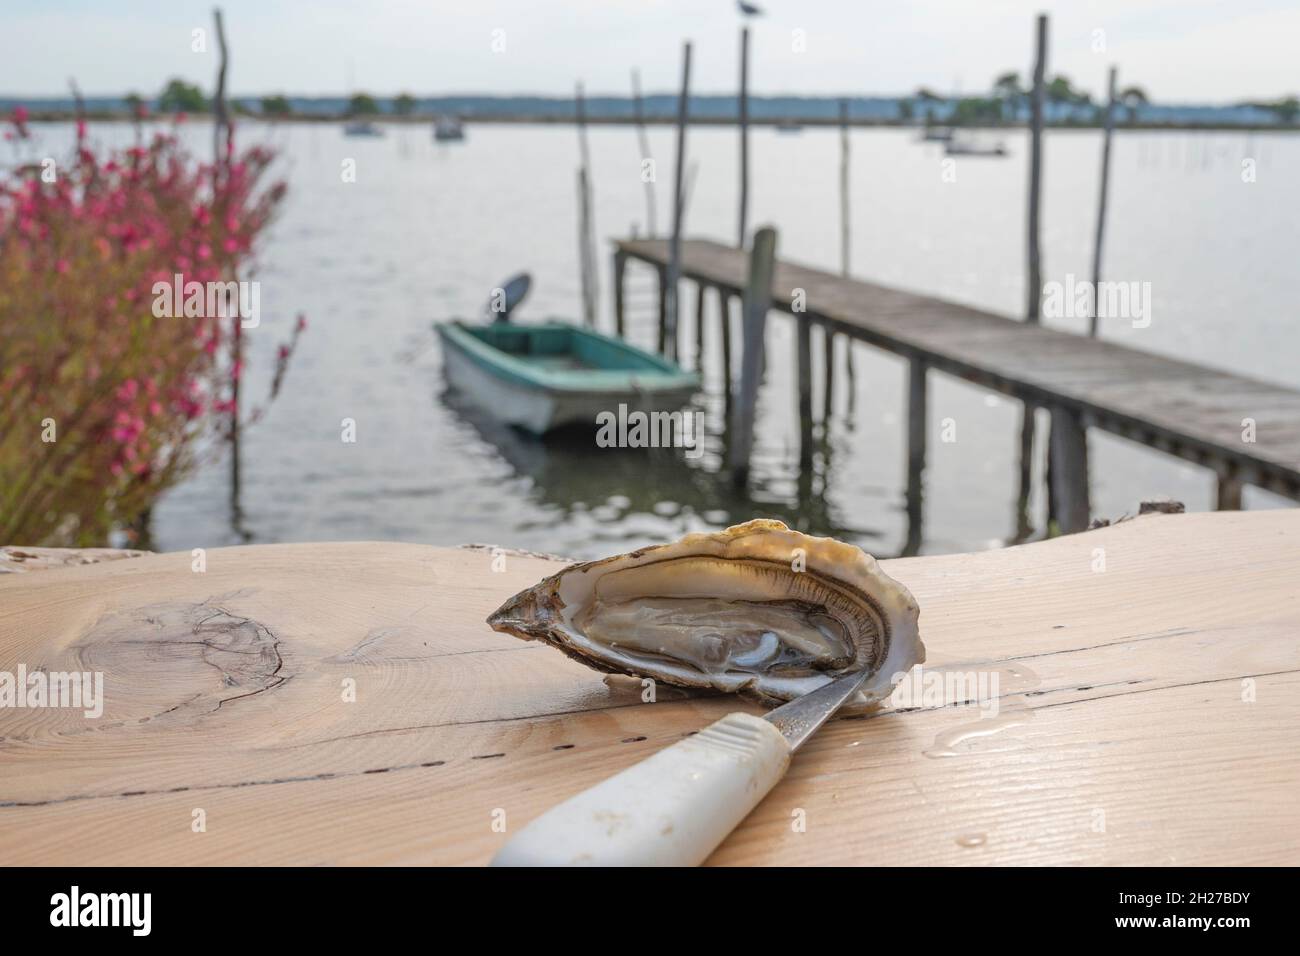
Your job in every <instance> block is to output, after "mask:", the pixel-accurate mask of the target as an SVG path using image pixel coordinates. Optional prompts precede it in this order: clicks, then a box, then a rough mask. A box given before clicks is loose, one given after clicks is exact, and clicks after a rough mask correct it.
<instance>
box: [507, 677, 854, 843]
mask: <svg viewBox="0 0 1300 956" xmlns="http://www.w3.org/2000/svg"><path fill="white" fill-rule="evenodd" d="M868 676H869V672H868V671H866V670H862V671H858V672H856V673H854V674H849V675H848V676H846V677H840V678H837V679H836V680H833V681H831V682H830V683H828V684H823V685H822V686H821V687H819V688H817V689H816V690H814V691H812V692H810V693H808V694H805V695H804V696H802V697H799V698H796V699H795V700H792V701H790V703H788V704H784V705H782V706H781V707H778V708H776V710H773V711H771V712H770V713H769V714H767V715H766V716H765V717H755V716H754V715H753V714H747V713H744V712H743V711H737V712H735V713H731V714H728V715H727V716H725V717H723V718H722V719H721V720H718V721H716V722H714V723H713V724H710V725H709V726H708V727H706V728H704V730H701V731H700V732H699V733H697V734H692V735H691V736H690V737H687V738H686V739H685V740H680V741H678V742H677V743H675V744H673V745H672V746H671V747H667V748H665V749H663V750H661V751H659V752H658V753H656V754H654V755H652V756H650V757H647V758H646V759H645V760H642V761H641V762H640V763H638V764H634V765H633V766H631V767H629V768H627V769H626V770H624V771H622V772H620V773H617V774H615V775H614V776H612V777H610V778H609V779H608V780H605V781H603V782H601V783H598V784H596V785H595V786H594V787H591V788H590V789H587V790H584V791H582V792H581V793H579V794H577V795H576V796H574V797H570V798H569V799H568V800H566V801H564V802H563V803H561V804H559V805H558V806H556V807H554V808H552V809H551V810H548V811H547V812H546V813H544V814H542V815H541V816H540V817H538V818H537V819H535V820H533V821H532V822H531V823H529V824H528V825H527V826H525V827H524V828H523V829H522V830H520V831H519V832H518V833H517V834H516V835H515V836H513V837H512V838H511V839H510V840H509V841H508V842H507V843H506V845H505V846H504V847H502V848H501V850H500V851H499V852H498V853H497V855H496V856H495V857H494V858H493V860H492V865H493V866H583V865H586V866H695V865H697V864H699V863H702V862H704V860H705V859H706V858H707V857H708V856H709V854H710V853H712V852H713V851H714V849H715V848H716V847H717V846H718V844H719V843H721V842H722V841H723V840H724V839H725V838H726V836H727V834H729V833H730V832H731V831H732V830H733V829H735V827H736V825H737V824H739V823H740V821H741V820H743V819H744V818H745V817H746V816H747V815H748V814H749V812H750V811H751V810H753V809H754V807H756V806H757V805H758V803H759V802H760V801H761V800H762V799H763V797H765V796H766V795H767V793H768V791H769V790H771V789H772V787H774V786H775V785H776V783H777V781H779V780H780V779H781V778H782V777H783V776H785V771H786V768H787V767H788V766H789V765H790V757H791V755H792V754H793V753H794V752H795V751H796V750H797V749H798V748H799V747H801V746H802V745H803V744H804V743H805V742H806V741H807V740H808V738H809V737H811V736H812V735H813V734H814V733H815V732H816V731H817V728H819V727H820V726H821V725H822V724H824V723H825V722H826V721H827V720H828V719H829V718H830V717H831V715H832V714H834V713H835V711H837V710H838V709H839V708H840V707H841V706H842V705H843V704H844V702H845V701H847V700H848V699H849V698H850V697H852V696H853V695H854V694H855V693H857V691H858V688H860V687H861V686H862V685H863V683H864V682H865V681H866V679H867V677H868Z"/></svg>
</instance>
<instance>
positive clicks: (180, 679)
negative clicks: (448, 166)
mask: <svg viewBox="0 0 1300 956" xmlns="http://www.w3.org/2000/svg"><path fill="white" fill-rule="evenodd" d="M206 557H207V568H206V571H204V572H202V573H198V572H195V571H193V570H192V558H191V556H190V555H189V554H187V553H180V554H168V555H157V556H147V557H137V558H131V559H129V560H121V561H112V562H109V563H106V564H97V565H91V566H84V567H70V568H64V569H58V570H51V571H42V572H39V573H34V574H26V575H5V576H0V671H3V670H7V671H11V672H13V671H15V670H16V669H17V667H18V665H19V664H20V663H22V664H25V665H26V666H27V667H28V668H29V669H32V668H36V667H44V668H46V669H47V670H51V671H59V670H90V671H102V672H103V674H104V675H105V676H104V679H105V686H106V697H107V703H106V706H105V710H104V714H103V716H102V717H101V718H99V719H97V720H95V719H88V718H86V717H84V716H83V715H82V714H81V712H80V711H75V712H74V711H70V710H66V709H59V710H55V709H10V710H0V862H4V863H12V864H42V863H50V864H54V863H57V864H190V863H196V864H197V863H204V864H233V863H277V864H327V863H330V864H347V863H362V864H369V863H442V864H447V863H451V864H479V863H484V862H486V861H487V860H488V859H489V858H490V857H491V855H492V853H493V852H494V851H495V849H496V848H497V847H498V846H500V845H501V843H502V842H503V841H504V840H505V839H506V836H507V834H506V833H502V832H499V829H500V823H499V822H500V821H501V820H503V819H504V822H505V826H506V828H507V830H513V829H515V828H517V827H520V826H522V825H523V824H525V823H526V822H527V821H528V820H530V819H531V818H532V817H534V816H536V815H537V814H538V813H540V812H541V811H543V810H545V809H546V808H548V807H550V806H551V805H553V804H554V803H556V802H557V801H559V800H561V799H562V798H564V797H566V796H568V795H569V794H572V793H574V792H576V791H578V790H579V789H582V788H584V787H586V786H588V785H590V784H592V783H594V782H596V781H597V780H600V779H602V778H603V777H605V776H607V775H609V774H611V773H613V772H614V771H616V770H618V769H620V768H622V767H625V766H628V765H629V764H631V763H633V762H634V761H637V760H640V759H641V758H642V757H645V756H647V755H648V754H650V753H652V752H653V751H655V750H657V749H659V748H661V747H663V746H665V745H667V744H670V743H672V742H673V741H675V740H678V739H680V738H681V736H682V735H684V734H688V733H690V732H692V731H694V730H697V729H699V728H700V727H703V726H704V725H705V724H707V723H708V722H710V721H712V720H714V719H716V718H717V717H719V716H721V715H722V714H723V713H725V712H727V711H728V710H729V709H732V708H737V707H743V708H746V709H751V710H752V709H754V708H753V707H752V705H748V704H743V703H740V702H738V701H736V700H733V699H729V698H723V697H712V698H698V697H697V698H686V697H684V696H682V695H681V694H680V693H677V692H672V691H671V689H666V688H661V689H660V694H659V699H658V701H657V702H656V703H652V704H644V703H642V702H641V700H640V688H639V685H637V684H636V683H635V682H632V681H629V680H627V679H611V683H609V684H607V683H606V682H605V680H604V679H603V678H602V675H600V674H597V673H595V672H593V671H590V670H588V669H586V668H584V667H582V666H581V665H578V664H576V663H574V662H572V661H569V660H568V659H566V658H565V657H563V656H562V655H561V654H559V653H558V652H557V651H555V650H553V649H551V648H549V647H545V646H542V645H536V644H527V643H523V642H520V641H517V640H515V639H514V638H511V637H508V636H505V635H500V634H496V633H494V632H492V631H491V630H489V629H488V628H487V627H486V626H485V625H484V624H483V623H482V622H483V619H484V617H485V616H486V615H487V614H488V613H489V612H490V611H492V610H493V609H494V608H495V607H496V606H497V604H498V603H499V602H500V601H501V600H503V599H504V598H505V597H507V596H509V595H510V594H512V593H513V592H515V591H516V590H518V589H520V588H523V587H526V586H528V585H531V584H533V583H534V582H536V581H537V580H538V579H539V578H541V577H542V576H543V575H545V574H547V573H550V572H551V571H553V570H554V569H556V568H557V567H559V565H558V564H557V563H556V562H554V561H547V560H543V559H539V558H532V557H508V558H507V559H506V569H505V570H504V571H493V570H492V556H491V555H490V554H489V553H488V552H485V551H472V550H450V549H443V548H432V547H423V546H416V545H405V544H303V545H262V546H252V547H240V548H228V549H221V550H213V551H211V552H209V553H208V554H207V556H206ZM885 565H886V567H887V569H888V570H889V572H890V573H891V574H893V575H895V576H896V577H898V578H899V579H900V580H902V581H903V582H904V583H906V584H907V585H908V587H910V588H911V589H912V590H913V592H914V593H915V594H916V596H917V598H918V599H919V601H920V604H921V608H922V611H921V627H922V634H923V636H924V638H925V641H926V644H927V646H928V648H929V661H928V663H927V666H928V667H929V668H932V669H933V670H934V671H936V672H952V673H964V672H975V673H984V674H985V675H997V677H998V679H999V697H998V701H997V703H998V704H999V705H1000V714H999V716H997V717H987V718H981V717H980V713H979V707H978V706H976V705H967V706H955V705H946V706H944V705H942V704H941V703H940V704H936V705H935V706H932V707H926V706H922V707H921V708H920V709H913V710H897V709H896V710H890V709H886V710H885V711H883V712H881V713H879V714H878V715H876V716H872V717H868V718H865V719H861V718H858V719H841V720H836V721H833V722H832V723H831V724H829V725H827V727H826V728H824V729H823V730H822V731H821V732H820V733H819V734H818V736H817V737H816V738H815V739H814V740H813V741H812V742H811V743H810V744H809V745H808V747H807V748H806V749H805V750H804V751H801V752H800V754H799V755H798V756H797V757H796V758H795V761H794V763H793V765H792V767H791V770H790V773H789V775H788V777H787V778H786V779H785V781H784V782H782V783H781V784H780V785H778V787H777V788H776V789H775V790H774V791H773V792H772V793H771V795H770V796H769V797H768V798H767V799H766V800H765V801H764V802H763V803H762V804H761V805H760V806H759V808H758V809H757V810H756V811H755V812H754V813H753V814H752V815H751V816H750V817H749V819H748V820H746V822H745V823H744V824H743V825H742V826H741V827H740V828H739V829H738V830H737V831H736V832H735V833H733V834H732V836H731V837H730V838H729V839H728V840H727V841H726V842H725V843H724V844H723V845H722V846H721V847H720V848H719V849H718V851H717V852H716V853H715V854H714V855H713V857H712V858H711V862H713V863H731V864H771V863H787V864H821V863H848V864H887V865H892V864H912V863H927V864H931V863H940V864H949V863H951V864H988V863H1007V864H1015V863H1052V864H1064V863H1070V864H1100V863H1113V864H1165V863H1178V864H1212V863H1213V864H1284V863H1289V864H1296V863H1300V800H1298V799H1297V798H1298V797H1300V510H1287V511H1263V512H1253V513H1220V514H1198V515H1185V516H1166V515H1159V516H1150V517H1143V518H1139V519H1136V520H1133V521H1127V522H1124V523H1121V524H1118V525H1115V526H1112V527H1109V528H1106V529H1102V530H1099V531H1094V532H1090V533H1087V534H1080V535H1074V536H1070V537H1065V538H1058V539H1055V540H1053V541H1049V542H1045V543H1040V544H1032V545H1028V546H1024V547H1018V548H1011V549H1007V550H1003V551H990V552H987V553H981V554H974V555H951V556H942V557H924V558H911V559H901V560H895V561H888V562H885ZM1102 568H1104V570H1102ZM349 682H355V692H356V693H355V697H356V699H355V702H346V701H345V700H344V697H345V690H346V689H347V687H349V686H351V685H350V684H349ZM200 810H201V811H202V815H201V816H200V815H199V814H198V813H197V811H200ZM200 820H201V821H202V823H203V824H204V830H203V832H195V830H196V828H197V823H196V821H200ZM494 823H497V827H496V828H495V829H494ZM801 823H802V826H800V824H801Z"/></svg>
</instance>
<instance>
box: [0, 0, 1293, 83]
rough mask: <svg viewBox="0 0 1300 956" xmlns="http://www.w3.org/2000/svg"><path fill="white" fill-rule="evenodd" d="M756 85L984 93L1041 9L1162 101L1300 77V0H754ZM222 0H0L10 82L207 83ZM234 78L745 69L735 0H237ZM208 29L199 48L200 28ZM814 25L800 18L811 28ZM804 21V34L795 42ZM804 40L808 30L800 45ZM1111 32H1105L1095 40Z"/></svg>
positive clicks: (472, 77)
mask: <svg viewBox="0 0 1300 956" xmlns="http://www.w3.org/2000/svg"><path fill="white" fill-rule="evenodd" d="M755 2H757V3H758V4H759V5H760V6H762V7H763V9H764V11H765V13H764V15H762V16H759V17H755V18H752V19H750V20H748V22H749V24H750V26H751V30H752V33H753V41H752V43H753V46H752V53H751V74H750V75H751V90H752V91H753V92H755V93H759V94H807V95H839V94H862V95H870V94H881V95H890V94H902V93H911V92H914V91H915V90H916V89H917V88H918V87H919V86H927V87H930V88H932V89H934V90H936V91H939V92H945V93H950V92H957V93H963V94H968V95H969V94H975V93H980V92H984V91H986V90H988V89H989V87H990V86H991V84H992V80H993V78H994V77H995V76H997V75H998V74H1000V73H1002V72H1005V71H1007V70H1018V71H1020V72H1021V74H1022V76H1023V75H1025V74H1026V73H1027V72H1028V70H1029V66H1030V63H1031V60H1032V55H1033V36H1034V16H1035V14H1037V13H1039V12H1046V13H1048V14H1049V15H1050V17H1051V25H1050V39H1049V56H1048V70H1049V74H1053V75H1054V74H1056V73H1064V74H1066V75H1067V76H1069V77H1070V78H1071V79H1072V80H1073V81H1074V82H1075V84H1076V85H1077V86H1079V87H1081V88H1083V89H1085V90H1088V91H1090V92H1092V93H1093V94H1094V95H1098V94H1100V93H1101V91H1102V88H1103V85H1104V82H1105V75H1106V70H1107V67H1108V66H1109V65H1111V64H1112V63H1113V64H1115V65H1117V66H1118V67H1119V71H1120V83H1121V85H1123V86H1127V85H1131V84H1136V85H1139V86H1141V87H1143V88H1144V89H1145V90H1146V91H1147V93H1148V95H1149V96H1150V97H1151V98H1152V99H1153V100H1155V101H1159V102H1162V103H1230V102H1236V101H1240V100H1244V99H1274V98H1277V97H1279V96H1281V95H1284V94H1287V93H1295V92H1300V70H1298V69H1297V67H1296V63H1297V54H1296V43H1297V39H1300V2H1297V0H1235V2H1234V0H1218V2H1206V0H1062V2H1045V0H1037V2H1034V0H835V2H831V0H755ZM212 5H213V2H212V0H114V2H111V3H105V2H103V0H38V2H22V0H0V95H12V96H63V95H66V93H67V89H68V79H69V77H75V78H76V80H77V82H78V84H79V85H80V87H81V88H82V90H83V91H84V92H85V93H86V94H87V95H92V96H93V95H122V94H124V93H126V92H130V91H135V92H140V93H145V94H154V93H157V92H158V90H160V89H161V88H162V86H163V85H164V83H165V81H166V80H167V79H169V78H170V77H173V76H181V77H184V78H186V79H188V80H190V81H192V82H198V83H199V84H200V85H201V86H202V87H203V88H204V89H205V90H209V91H210V90H211V88H212V85H213V77H214V75H215V71H216V55H215V49H216V44H215V40H214V37H213V36H212V35H211V29H210V28H211V23H212V12H211V11H212ZM221 5H222V7H223V9H224V11H225V18H226V25H227V34H228V37H229V41H230V47H231V73H230V88H231V92H232V94H233V95H235V96H239V95H246V96H251V95H258V94H267V93H279V92H283V93H289V94H300V95H338V94H343V93H350V92H354V91H357V90H365V91H368V92H372V93H376V94H381V95H390V94H395V93H398V92H402V91H410V92H412V93H415V94H423V95H432V94H442V93H494V94H541V95H555V96H566V95H569V94H570V93H571V92H572V91H573V87H574V83H575V82H576V81H579V80H581V81H583V83H584V84H585V87H586V89H587V91H588V92H589V93H590V94H616V95H622V94H626V93H627V92H629V88H630V78H629V75H630V71H631V69H632V68H633V67H637V68H639V69H640V71H641V76H642V87H643V89H644V90H645V91H647V92H668V91H671V90H674V89H676V88H677V86H678V85H679V83H680V71H681V66H680V64H681V44H682V41H683V40H685V39H690V40H691V41H692V42H693V44H694V62H693V76H692V83H691V88H692V91H693V92H697V93H726V92H731V91H733V90H734V89H735V87H736V72H737V68H738V55H737V35H738V29H739V27H740V25H741V22H742V20H743V19H744V18H742V16H741V15H740V13H739V11H738V10H737V7H736V3H735V0H468V2H451V0H224V2H223V3H222V4H221ZM202 28H208V32H209V35H208V37H207V41H208V42H207V49H206V52H202V51H195V50H193V49H192V46H193V45H194V42H193V31H194V30H196V29H202ZM799 31H801V32H799ZM801 40H802V42H800V41H801ZM801 47H802V48H801ZM1098 47H1101V49H1098Z"/></svg>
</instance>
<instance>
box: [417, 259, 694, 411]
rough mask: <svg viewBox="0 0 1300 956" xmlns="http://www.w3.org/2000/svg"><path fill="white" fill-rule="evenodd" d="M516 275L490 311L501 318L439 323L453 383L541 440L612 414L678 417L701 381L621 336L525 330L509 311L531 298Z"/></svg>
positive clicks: (547, 326) (554, 325)
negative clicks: (670, 414) (671, 414)
mask: <svg viewBox="0 0 1300 956" xmlns="http://www.w3.org/2000/svg"><path fill="white" fill-rule="evenodd" d="M529 284H530V282H529V277H528V276H527V275H526V274H524V275H520V276H517V277H515V278H514V279H512V280H511V281H510V282H509V283H507V284H506V285H505V286H504V287H503V288H502V290H501V291H502V292H503V293H504V294H503V295H502V296H500V298H499V299H498V300H497V301H494V302H493V303H492V304H491V305H490V306H489V309H488V311H489V313H490V314H492V315H493V316H494V317H495V321H493V322H491V323H488V324H479V323H471V322H465V321H461V320H453V321H450V322H437V323H434V328H435V329H436V330H437V332H438V337H439V339H440V340H441V343H442V360H443V368H444V372H445V375H446V378H447V383H448V385H450V386H451V387H452V388H453V389H455V390H456V391H458V392H460V393H462V394H464V395H465V396H467V397H468V398H469V399H470V400H471V401H472V402H473V403H474V404H475V405H477V406H479V407H481V408H483V409H484V410H485V411H487V412H488V413H489V414H491V415H493V416H494V417H495V418H497V419H498V420H500V421H503V422H505V423H506V424H509V425H513V426H515V427H517V428H521V429H523V430H525V431H529V432H532V433H533V434H536V435H542V434H545V433H547V432H550V431H553V430H556V429H561V428H565V427H572V426H585V427H587V428H591V429H592V430H595V428H596V426H597V416H598V415H600V414H601V413H602V412H609V413H612V414H614V415H616V416H618V415H619V414H620V409H619V406H620V405H622V406H625V407H626V409H627V410H628V411H641V412H646V413H655V412H675V411H678V410H679V409H681V408H682V407H683V406H685V405H686V404H687V402H689V401H690V398H691V396H692V395H694V394H695V393H696V392H697V391H699V388H700V376H699V374H698V373H696V372H689V371H686V370H685V369H683V368H681V367H680V366H678V365H676V364H674V363H673V362H670V361H668V360H667V359H664V358H661V357H660V356H658V355H652V354H651V353H649V352H646V351H643V350H641V349H639V348H636V347H635V346H632V345H629V344H628V343H626V342H624V341H623V340H622V339H618V338H614V337H613V336H608V335H602V334H601V333H599V332H596V331H594V330H592V329H588V328H583V327H581V326H577V325H573V324H570V323H568V322H560V321H555V320H552V321H547V322H542V323H536V324H528V325H519V324H516V323H514V322H511V321H510V313H511V312H512V311H513V310H514V308H515V307H516V306H517V305H518V304H519V302H520V300H522V299H523V297H524V296H525V295H526V294H527V291H528V286H529Z"/></svg>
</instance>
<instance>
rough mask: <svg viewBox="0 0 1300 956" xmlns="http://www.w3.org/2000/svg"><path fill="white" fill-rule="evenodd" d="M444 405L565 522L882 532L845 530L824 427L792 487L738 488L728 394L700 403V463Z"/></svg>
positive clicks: (844, 535) (444, 396)
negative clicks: (690, 516) (540, 432)
mask: <svg viewBox="0 0 1300 956" xmlns="http://www.w3.org/2000/svg"><path fill="white" fill-rule="evenodd" d="M439 399H440V400H441V401H442V402H443V404H444V405H445V406H446V407H447V408H448V409H450V410H451V411H452V412H453V413H454V414H455V415H456V416H457V418H458V419H459V420H460V421H462V422H463V423H465V424H466V425H468V426H469V427H470V428H471V429H472V430H473V431H474V432H475V433H476V434H477V436H478V437H479V438H480V439H481V440H482V441H483V442H485V443H486V444H488V445H490V446H492V447H493V448H494V449H495V450H496V451H497V452H498V453H499V454H500V456H501V458H502V459H503V460H504V461H505V462H506V463H507V464H508V465H509V466H510V469H511V471H512V472H513V476H514V477H519V478H525V479H527V480H528V482H529V490H528V495H529V497H530V498H531V499H532V500H533V501H534V503H536V504H539V505H543V506H546V507H548V508H550V509H553V510H554V511H556V512H558V514H559V515H560V516H561V517H570V516H574V515H576V514H578V513H579V512H581V513H583V514H584V515H585V516H586V517H587V518H594V519H595V520H597V521H598V522H601V523H608V524H611V525H614V524H619V523H621V522H622V521H623V520H624V519H625V518H626V516H627V515H629V514H638V513H640V514H656V515H660V516H672V515H673V514H675V513H677V512H678V511H680V510H689V511H690V512H693V513H694V514H695V515H697V516H698V517H699V518H700V519H701V520H702V521H703V523H705V524H707V525H709V526H712V527H718V528H722V527H726V526H727V525H729V524H734V523H737V522H742V521H748V520H750V519H751V518H756V517H764V518H776V519H778V520H780V521H783V522H785V523H786V524H787V525H789V526H790V527H792V528H796V529H798V530H800V531H803V532H805V533H808V534H814V535H828V536H832V537H837V538H841V539H846V540H853V541H858V542H860V543H863V544H867V543H869V542H880V541H881V539H882V534H881V532H880V531H879V530H873V529H866V528H861V527H854V526H849V525H846V524H844V523H843V522H842V521H841V520H840V519H839V517H838V516H837V514H836V513H835V509H834V508H832V507H831V505H830V504H829V503H828V501H827V496H826V489H827V480H828V476H829V474H830V466H831V462H832V460H833V458H834V442H832V441H831V440H829V438H828V435H829V431H828V430H827V429H824V428H819V429H818V434H817V440H816V441H815V454H814V455H813V460H812V463H811V465H809V466H808V467H805V468H801V469H798V470H797V473H796V476H795V481H794V482H793V484H791V483H790V482H788V481H787V482H779V481H775V480H772V479H771V478H765V477H762V476H759V475H755V477H754V478H753V479H752V481H751V487H750V488H748V489H746V490H737V489H736V488H735V487H734V486H733V484H732V482H731V480H730V476H729V475H728V474H726V473H725V471H724V469H723V463H724V462H725V461H726V460H727V447H726V434H725V431H724V430H723V429H722V428H721V427H720V426H721V422H722V415H723V405H724V400H723V396H722V395H705V396H703V397H702V398H701V399H700V400H699V403H698V404H697V405H696V408H697V409H698V410H702V411H704V412H705V437H704V446H705V447H704V453H703V454H702V455H701V456H700V457H699V458H698V459H694V460H692V459H688V458H687V457H686V455H685V453H684V452H683V450H682V449H679V448H601V447H599V446H597V445H596V443H595V440H594V431H593V430H591V429H567V430H562V431H557V432H552V433H550V434H548V435H546V436H545V437H544V438H541V437H538V436H536V435H532V434H529V433H527V432H523V431H520V430H518V429H515V428H512V427H510V426H508V425H504V424H502V423H501V422H500V421H498V420H497V419H495V418H493V417H492V416H491V415H490V414H489V413H488V412H486V411H485V410H483V409H482V408H481V407H480V406H478V405H477V404H475V403H473V402H472V401H470V400H469V399H468V398H467V397H466V396H464V395H463V394H461V393H459V392H457V391H456V390H454V389H450V388H449V389H445V390H444V391H443V392H442V393H441V395H440V396H439ZM872 547H873V548H878V545H872Z"/></svg>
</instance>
